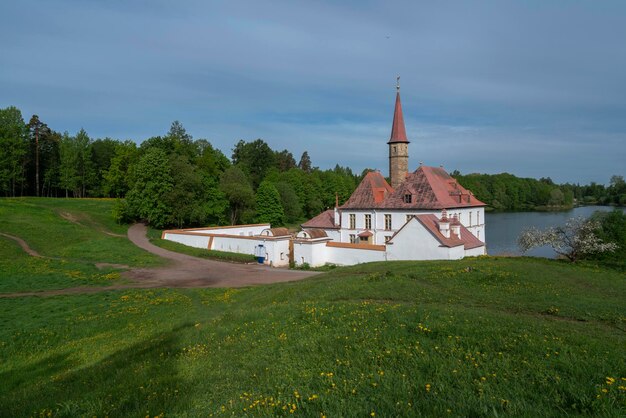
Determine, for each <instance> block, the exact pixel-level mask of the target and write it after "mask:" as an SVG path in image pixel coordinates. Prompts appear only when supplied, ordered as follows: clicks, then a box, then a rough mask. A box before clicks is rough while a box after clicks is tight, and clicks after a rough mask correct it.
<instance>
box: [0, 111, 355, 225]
mask: <svg viewBox="0 0 626 418" xmlns="http://www.w3.org/2000/svg"><path fill="white" fill-rule="evenodd" d="M360 180H361V176H359V175H355V174H354V173H352V171H351V170H350V169H349V168H345V167H341V166H339V165H337V166H336V167H335V168H334V169H330V170H320V169H319V168H317V167H314V166H313V165H312V162H311V159H310V158H309V155H308V153H307V152H306V151H305V152H304V153H303V154H302V155H301V157H300V158H299V160H298V161H296V159H295V158H294V156H293V155H292V153H291V152H289V151H288V150H282V151H274V150H272V149H271V148H270V147H269V145H268V144H267V143H266V142H265V141H263V140H261V139H257V140H255V141H251V142H246V141H243V140H242V141H239V142H237V143H236V144H235V146H234V148H233V150H232V155H231V156H230V158H229V157H227V156H226V155H224V154H223V153H222V152H221V151H220V150H219V149H217V148H215V147H213V146H212V145H211V143H210V142H209V141H208V140H206V139H195V140H194V139H193V138H192V136H191V135H189V134H188V133H187V131H186V130H185V128H184V127H183V126H182V125H181V124H180V123H179V122H177V121H175V122H173V123H172V125H171V127H170V130H169V131H168V132H167V133H166V134H165V135H163V136H155V137H151V138H149V139H147V140H145V141H143V142H142V143H141V144H140V145H137V144H136V143H135V142H133V141H119V140H115V139H111V138H104V139H92V138H90V137H89V135H88V134H87V132H85V131H84V130H83V129H81V130H80V131H79V132H78V133H76V134H75V135H70V134H69V133H67V132H65V133H59V132H56V131H54V130H52V129H50V128H49V127H48V126H47V125H46V124H45V123H44V122H43V121H41V120H40V119H39V117H37V116H36V115H35V116H33V117H32V118H31V119H30V120H29V121H28V122H25V121H24V119H23V117H22V114H21V111H20V110H19V109H17V108H15V107H8V108H5V109H0V195H3V196H47V197H111V198H119V200H118V202H117V204H116V205H115V216H116V217H117V218H118V220H120V221H131V220H146V221H148V222H149V223H150V224H151V225H153V226H155V227H158V228H162V227H166V226H176V227H183V226H197V225H207V224H234V223H240V222H246V223H248V222H270V223H271V224H272V225H274V226H280V225H284V224H290V223H297V222H299V221H302V220H304V219H308V218H311V217H313V216H316V215H318V214H319V213H320V212H321V211H323V210H324V209H326V208H329V207H333V206H334V204H335V198H336V196H338V198H339V200H340V201H342V202H343V201H345V200H346V199H347V198H348V197H349V196H350V194H351V193H352V192H353V191H354V189H355V188H356V186H357V185H358V182H359V181H360Z"/></svg>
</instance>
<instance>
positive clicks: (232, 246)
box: [210, 235, 290, 267]
mask: <svg viewBox="0 0 626 418" xmlns="http://www.w3.org/2000/svg"><path fill="white" fill-rule="evenodd" d="M289 239H290V238H289V237H284V238H277V239H267V237H240V236H233V235H229V236H223V235H221V236H214V237H213V242H212V245H211V248H210V249H211V250H217V251H227V252H231V253H240V254H250V255H255V251H256V249H257V246H259V245H261V244H262V245H263V247H264V249H265V257H266V260H265V263H266V264H269V265H272V266H274V267H281V266H288V265H289Z"/></svg>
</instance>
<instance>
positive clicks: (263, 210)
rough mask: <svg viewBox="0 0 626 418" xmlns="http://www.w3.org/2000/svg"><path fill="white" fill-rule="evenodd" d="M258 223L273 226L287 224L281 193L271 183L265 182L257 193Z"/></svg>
mask: <svg viewBox="0 0 626 418" xmlns="http://www.w3.org/2000/svg"><path fill="white" fill-rule="evenodd" d="M256 214H257V215H256V216H257V217H256V219H257V222H268V223H269V224H270V225H272V226H282V225H283V224H284V223H285V212H284V210H283V206H282V204H281V201H280V193H278V190H276V187H274V185H273V184H272V183H270V182H269V181H263V182H261V184H260V185H259V189H258V190H257V193H256Z"/></svg>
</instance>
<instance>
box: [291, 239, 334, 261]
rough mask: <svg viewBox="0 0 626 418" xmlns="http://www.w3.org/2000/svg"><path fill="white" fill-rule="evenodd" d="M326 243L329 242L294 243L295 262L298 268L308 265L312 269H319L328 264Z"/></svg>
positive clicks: (297, 241)
mask: <svg viewBox="0 0 626 418" xmlns="http://www.w3.org/2000/svg"><path fill="white" fill-rule="evenodd" d="M326 242H328V240H315V241H313V240H311V241H299V240H296V241H294V243H293V261H294V262H295V263H296V266H301V265H302V264H304V263H308V264H309V265H310V266H311V267H319V266H323V265H324V264H326V263H327V262H328V261H327V257H326V254H327V251H326Z"/></svg>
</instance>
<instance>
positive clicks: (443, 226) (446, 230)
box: [439, 209, 450, 238]
mask: <svg viewBox="0 0 626 418" xmlns="http://www.w3.org/2000/svg"><path fill="white" fill-rule="evenodd" d="M439 232H441V235H443V236H444V237H446V238H450V220H449V219H448V211H446V210H445V209H444V210H442V211H441V219H440V220H439Z"/></svg>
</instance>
